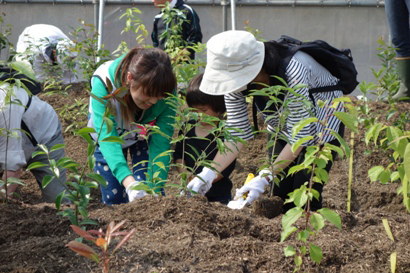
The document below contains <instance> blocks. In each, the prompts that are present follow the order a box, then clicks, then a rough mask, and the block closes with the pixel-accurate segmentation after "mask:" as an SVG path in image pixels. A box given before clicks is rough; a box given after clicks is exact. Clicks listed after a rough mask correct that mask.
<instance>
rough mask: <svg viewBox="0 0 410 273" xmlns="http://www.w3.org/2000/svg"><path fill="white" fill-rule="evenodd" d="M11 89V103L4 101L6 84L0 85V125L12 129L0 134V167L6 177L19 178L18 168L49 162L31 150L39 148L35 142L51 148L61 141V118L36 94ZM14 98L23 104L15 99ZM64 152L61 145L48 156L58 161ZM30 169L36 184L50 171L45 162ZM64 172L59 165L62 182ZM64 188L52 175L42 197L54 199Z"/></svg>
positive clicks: (6, 97) (43, 156)
mask: <svg viewBox="0 0 410 273" xmlns="http://www.w3.org/2000/svg"><path fill="white" fill-rule="evenodd" d="M13 92H14V94H13V95H12V96H11V97H10V101H11V102H13V103H10V101H6V100H8V97H9V95H10V90H9V84H8V83H3V84H2V85H0V114H1V117H2V118H0V128H4V129H6V130H8V131H10V132H12V135H9V136H7V134H0V169H1V170H4V171H5V172H7V176H8V177H15V178H19V177H20V175H21V169H22V168H24V167H25V166H27V165H29V164H31V163H33V162H42V163H44V164H46V165H48V158H47V156H46V155H38V156H36V157H34V158H32V154H33V152H34V151H36V150H38V149H39V148H38V146H37V144H44V145H45V146H46V147H47V148H48V149H51V147H52V146H54V145H56V144H63V143H64V141H63V136H62V129H61V124H60V121H59V120H58V116H57V114H56V112H55V111H54V109H53V107H52V106H51V105H49V104H48V103H47V102H44V101H42V100H41V99H40V98H38V97H37V96H31V97H30V96H29V95H28V93H27V92H26V91H25V90H24V89H23V88H17V86H14V88H13ZM17 101H19V102H20V103H21V104H22V105H19V104H18V103H16V102H17ZM20 129H22V130H24V131H25V132H23V131H22V130H20ZM64 155H65V153H64V149H60V150H57V151H54V152H53V153H52V154H51V158H52V159H54V160H56V161H58V160H59V159H60V158H62V157H64ZM6 159H7V162H6ZM32 172H33V174H34V176H35V177H36V179H37V182H38V183H39V184H40V183H41V181H42V179H43V177H44V176H45V175H51V171H50V170H48V167H47V166H45V167H41V168H37V169H33V170H32ZM65 174H66V171H65V169H60V181H62V182H63V183H64V182H65ZM3 179H4V177H3ZM64 189H65V187H64V185H62V184H61V183H60V182H59V181H57V179H54V180H53V181H52V182H51V183H50V184H49V186H47V187H46V188H45V189H42V192H43V199H44V201H46V202H54V201H55V198H56V197H57V195H58V194H59V193H61V192H62V191H63V190H64ZM12 191H13V190H12Z"/></svg>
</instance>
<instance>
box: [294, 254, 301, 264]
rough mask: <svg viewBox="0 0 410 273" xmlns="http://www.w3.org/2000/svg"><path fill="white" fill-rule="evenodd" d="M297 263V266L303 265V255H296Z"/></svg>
mask: <svg viewBox="0 0 410 273" xmlns="http://www.w3.org/2000/svg"><path fill="white" fill-rule="evenodd" d="M294 260H295V265H296V266H297V267H300V266H301V265H302V262H303V260H302V257H301V256H299V255H297V256H295V259H294Z"/></svg>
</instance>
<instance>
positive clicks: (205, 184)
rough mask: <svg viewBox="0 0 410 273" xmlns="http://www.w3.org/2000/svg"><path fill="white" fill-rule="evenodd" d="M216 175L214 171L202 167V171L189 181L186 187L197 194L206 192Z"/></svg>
mask: <svg viewBox="0 0 410 273" xmlns="http://www.w3.org/2000/svg"><path fill="white" fill-rule="evenodd" d="M216 177H217V174H216V172H215V171H213V170H211V169H209V168H207V167H204V168H203V169H202V172H200V173H199V174H198V176H197V177H195V178H194V179H192V180H191V182H189V184H188V186H187V188H188V189H189V190H192V191H195V192H197V193H199V194H202V195H205V193H207V192H208V191H209V190H210V189H211V187H212V182H213V181H214V180H215V178H216ZM201 178H202V179H201Z"/></svg>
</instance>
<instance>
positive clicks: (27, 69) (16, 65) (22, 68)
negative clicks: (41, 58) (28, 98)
mask: <svg viewBox="0 0 410 273" xmlns="http://www.w3.org/2000/svg"><path fill="white" fill-rule="evenodd" d="M10 66H11V67H12V68H13V69H15V70H17V71H19V72H20V73H22V74H24V75H26V76H27V77H29V78H30V79H31V80H33V81H37V78H36V74H35V73H34V71H33V69H32V68H31V65H29V64H28V63H26V62H20V61H19V62H11V63H10Z"/></svg>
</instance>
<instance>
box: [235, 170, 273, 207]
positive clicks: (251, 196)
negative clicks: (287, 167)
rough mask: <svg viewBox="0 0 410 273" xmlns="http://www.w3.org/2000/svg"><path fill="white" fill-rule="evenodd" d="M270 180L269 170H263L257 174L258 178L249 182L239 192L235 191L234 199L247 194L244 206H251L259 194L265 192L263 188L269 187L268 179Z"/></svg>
mask: <svg viewBox="0 0 410 273" xmlns="http://www.w3.org/2000/svg"><path fill="white" fill-rule="evenodd" d="M266 178H269V180H272V178H273V177H272V174H271V172H270V171H269V170H267V169H265V170H262V171H260V172H259V174H258V176H257V177H255V178H253V179H252V180H251V181H249V182H248V183H247V184H246V185H244V186H243V187H242V188H240V189H239V190H238V189H237V190H236V194H235V199H238V198H240V197H241V196H243V195H244V194H246V193H248V196H247V197H246V200H245V202H246V204H251V203H252V202H253V201H254V200H255V199H256V198H258V197H259V195H260V194H261V193H263V192H264V191H265V187H266V186H267V185H269V182H268V179H266Z"/></svg>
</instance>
